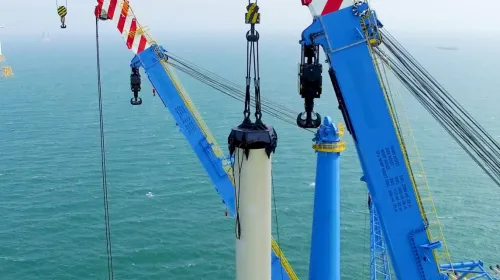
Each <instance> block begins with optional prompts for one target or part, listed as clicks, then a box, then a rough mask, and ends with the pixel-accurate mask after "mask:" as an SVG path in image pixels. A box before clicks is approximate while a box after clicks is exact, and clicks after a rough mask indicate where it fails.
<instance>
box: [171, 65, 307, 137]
mask: <svg viewBox="0 0 500 280" xmlns="http://www.w3.org/2000/svg"><path fill="white" fill-rule="evenodd" d="M170 64H171V65H172V66H173V67H174V68H176V69H178V70H179V71H181V72H183V73H185V74H187V75H188V76H191V77H192V78H194V79H197V80H199V81H201V82H203V83H204V84H206V85H208V86H210V87H212V88H213V89H215V90H218V91H220V92H222V93H224V94H226V95H228V96H229V97H231V98H234V99H236V100H239V101H242V102H244V101H245V99H244V97H242V96H241V94H240V93H235V92H231V91H230V90H227V89H224V86H223V85H220V84H217V83H216V82H213V81H210V80H205V79H204V77H203V76H201V75H200V74H199V73H196V72H194V71H192V70H190V69H185V68H182V67H181V66H179V65H176V64H174V63H170ZM264 107H267V109H263V111H264V112H266V113H268V114H269V115H271V116H273V117H275V118H277V119H279V120H282V121H284V122H286V123H289V124H291V125H295V123H294V122H293V121H292V120H291V118H288V119H287V118H286V117H285V116H282V115H280V113H279V112H275V111H273V109H272V107H269V106H267V105H265V106H264ZM311 132H312V131H311Z"/></svg>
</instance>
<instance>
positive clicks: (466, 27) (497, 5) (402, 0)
mask: <svg viewBox="0 0 500 280" xmlns="http://www.w3.org/2000/svg"><path fill="white" fill-rule="evenodd" d="M59 1H60V2H59V3H64V1H65V0H62V1H61V0H59ZM67 1H68V16H67V26H68V28H67V29H66V30H61V29H60V28H59V25H60V23H59V17H58V15H57V11H56V1H55V0H0V25H6V26H7V27H8V28H6V29H0V37H1V34H2V33H4V34H5V33H9V34H12V33H15V34H19V35H24V34H26V35H28V34H30V35H31V34H38V35H41V33H42V32H44V31H48V32H50V33H51V34H57V33H59V32H71V33H73V34H79V33H82V32H83V33H92V32H94V21H95V18H94V17H93V8H94V6H95V4H96V1H95V0H67ZM476 1H477V2H478V3H477V4H480V5H471V3H472V2H476ZM130 2H131V6H132V7H133V8H134V11H135V12H136V14H137V16H138V19H139V22H141V24H143V25H146V26H148V27H149V28H150V32H151V33H152V34H153V35H154V34H155V33H165V32H210V33H212V34H214V35H216V32H220V33H234V32H238V31H241V32H244V31H245V30H246V29H247V26H245V24H244V23H243V19H244V12H245V6H246V4H247V3H248V2H247V1H246V0H212V1H206V0H203V1H202V0H131V1H130ZM371 4H372V7H373V8H375V9H376V11H377V13H378V14H379V18H380V19H381V21H382V22H383V23H384V24H385V26H386V27H387V28H388V29H389V30H408V31H413V32H422V31H424V32H441V31H445V32H450V33H455V34H459V33H462V32H466V33H469V32H470V31H474V32H481V33H495V34H499V35H500V25H498V24H497V23H495V20H496V17H497V16H495V13H497V11H499V10H500V1H498V0H474V1H472V0H412V1H410V0H372V1H371ZM259 6H260V7H261V13H262V24H261V26H259V29H260V30H262V31H263V32H274V31H276V32H287V33H291V32H293V33H295V32H300V31H301V30H302V29H303V28H304V27H306V26H307V25H308V24H309V23H310V21H311V17H310V14H309V10H308V9H307V8H305V7H302V6H301V5H300V0H260V1H259ZM102 28H103V29H104V30H103V32H106V33H107V32H116V31H115V30H114V29H113V27H112V26H111V25H110V24H106V25H104V26H103V27H102Z"/></svg>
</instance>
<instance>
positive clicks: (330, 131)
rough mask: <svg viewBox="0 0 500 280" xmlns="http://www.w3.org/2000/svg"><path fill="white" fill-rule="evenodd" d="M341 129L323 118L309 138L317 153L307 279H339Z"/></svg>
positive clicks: (342, 143) (342, 144) (327, 118)
mask: <svg viewBox="0 0 500 280" xmlns="http://www.w3.org/2000/svg"><path fill="white" fill-rule="evenodd" d="M341 134H343V133H342V131H339V129H338V128H337V127H335V125H334V124H333V123H332V120H331V118H330V117H325V118H324V121H323V124H322V125H321V126H320V127H319V128H318V131H317V132H316V136H315V138H314V139H313V140H314V141H315V144H314V145H313V148H314V150H316V152H317V164H316V189H315V192H314V213H313V225H312V239H311V259H310V262H309V279H311V280H319V279H321V280H339V279H340V185H339V175H340V174H339V157H340V152H342V151H343V150H345V143H344V142H342V141H340V136H341Z"/></svg>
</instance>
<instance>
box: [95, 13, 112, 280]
mask: <svg viewBox="0 0 500 280" xmlns="http://www.w3.org/2000/svg"><path fill="white" fill-rule="evenodd" d="M95 43H96V57H97V93H98V101H99V127H100V134H101V173H102V192H103V203H104V226H105V229H106V253H107V257H108V279H109V280H112V279H114V271H113V252H112V250H111V226H110V224H109V203H108V179H107V172H106V146H105V142H104V139H105V138H104V117H103V113H102V86H101V61H100V50H99V19H98V18H96V21H95Z"/></svg>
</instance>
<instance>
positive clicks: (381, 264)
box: [368, 195, 392, 280]
mask: <svg viewBox="0 0 500 280" xmlns="http://www.w3.org/2000/svg"><path fill="white" fill-rule="evenodd" d="M368 209H369V211H370V280H377V279H378V280H391V279H392V277H391V271H390V267H389V256H388V254H387V248H386V246H385V241H384V237H383V236H382V229H381V228H380V221H379V219H378V215H377V211H376V210H375V206H374V205H373V203H371V197H370V195H368Z"/></svg>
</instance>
